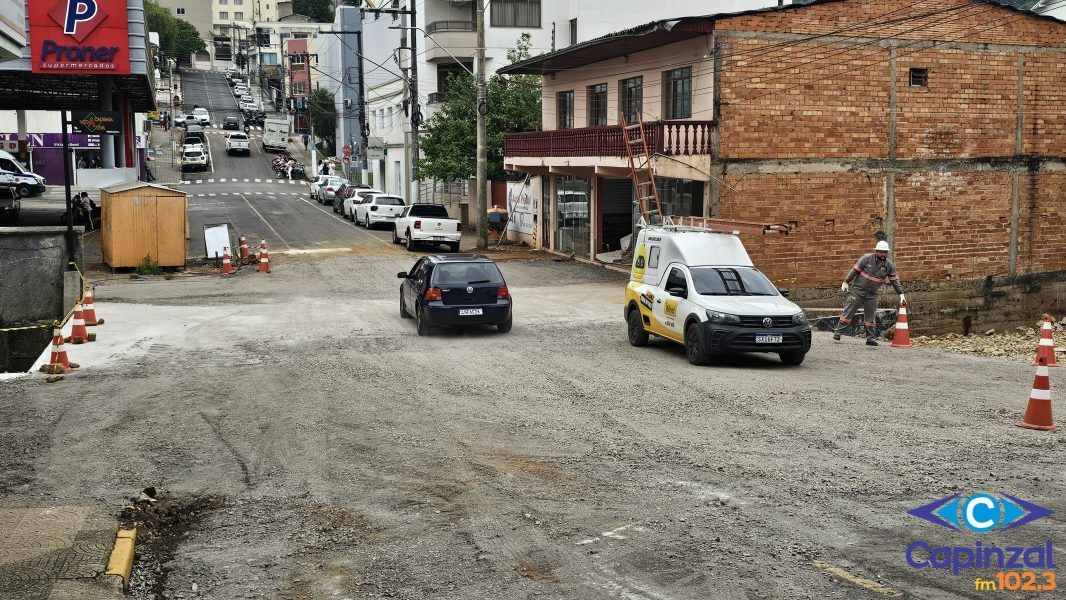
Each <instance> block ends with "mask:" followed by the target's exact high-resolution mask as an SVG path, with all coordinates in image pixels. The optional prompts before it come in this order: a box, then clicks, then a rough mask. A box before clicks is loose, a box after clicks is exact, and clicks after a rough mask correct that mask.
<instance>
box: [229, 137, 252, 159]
mask: <svg viewBox="0 0 1066 600" xmlns="http://www.w3.org/2000/svg"><path fill="white" fill-rule="evenodd" d="M236 153H241V154H244V155H246V156H251V155H252V147H251V146H250V145H249V144H248V134H245V133H238V132H236V131H235V132H233V133H231V134H229V135H227V136H226V154H228V155H231V156H232V155H233V154H236Z"/></svg>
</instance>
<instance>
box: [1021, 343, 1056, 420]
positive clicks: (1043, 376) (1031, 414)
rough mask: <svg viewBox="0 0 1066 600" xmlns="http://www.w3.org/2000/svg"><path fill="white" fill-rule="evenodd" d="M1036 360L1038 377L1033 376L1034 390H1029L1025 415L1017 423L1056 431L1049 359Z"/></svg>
mask: <svg viewBox="0 0 1066 600" xmlns="http://www.w3.org/2000/svg"><path fill="white" fill-rule="evenodd" d="M1036 360H1037V363H1038V366H1037V367H1036V377H1035V378H1033V391H1031V392H1029V403H1028V404H1027V405H1026V406H1025V416H1023V417H1022V420H1021V421H1018V422H1017V423H1015V425H1017V426H1018V427H1025V428H1026V429H1042V430H1044V431H1055V430H1056V429H1058V428H1057V427H1055V422H1054V421H1053V420H1052V418H1051V383H1050V382H1049V381H1048V371H1047V361H1045V360H1044V358H1043V357H1040V358H1038V359H1036Z"/></svg>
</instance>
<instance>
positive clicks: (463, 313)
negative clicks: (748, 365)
mask: <svg viewBox="0 0 1066 600" xmlns="http://www.w3.org/2000/svg"><path fill="white" fill-rule="evenodd" d="M480 314H481V309H480V308H460V309H459V316H460V317H473V316H477V315H480ZM777 337H781V336H777Z"/></svg>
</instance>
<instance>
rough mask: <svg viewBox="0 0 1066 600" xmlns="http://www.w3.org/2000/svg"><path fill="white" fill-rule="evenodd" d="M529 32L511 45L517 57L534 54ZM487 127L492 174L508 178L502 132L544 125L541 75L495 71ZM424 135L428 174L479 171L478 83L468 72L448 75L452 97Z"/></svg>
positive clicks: (423, 167) (459, 175)
mask: <svg viewBox="0 0 1066 600" xmlns="http://www.w3.org/2000/svg"><path fill="white" fill-rule="evenodd" d="M529 46H530V35H529V34H528V33H523V34H522V36H521V37H519V38H518V42H517V43H516V45H515V47H514V48H512V49H511V50H508V51H507V58H508V59H510V61H511V62H512V63H515V62H518V61H521V60H525V59H526V58H529ZM485 94H486V98H487V102H486V104H487V105H488V112H487V113H486V115H485V126H486V127H485V128H486V131H487V132H488V135H487V139H486V146H487V151H486V154H487V156H488V179H489V180H490V181H503V180H504V171H503V136H504V134H506V133H516V132H520V131H537V130H539V129H540V116H541V106H540V101H541V99H540V77H538V76H536V75H511V76H503V75H494V76H492V78H490V79H489V80H488V82H487V83H486V89H485ZM425 129H426V133H425V134H424V135H423V136H422V137H421V138H420V139H419V144H420V147H421V148H420V149H421V151H422V153H423V154H424V156H423V157H422V159H421V160H420V161H419V165H418V169H419V172H420V174H421V175H422V176H423V177H427V178H431V179H439V180H443V181H451V180H454V179H469V178H471V177H474V176H475V174H476V173H477V86H476V83H475V81H474V78H473V77H471V76H470V75H469V74H468V73H463V74H460V75H452V76H450V77H449V78H448V97H447V99H446V100H445V102H444V106H442V107H441V108H440V109H439V110H438V111H437V112H436V113H435V114H434V115H433V118H431V119H430V120H429V121H428V122H427V123H426V127H425Z"/></svg>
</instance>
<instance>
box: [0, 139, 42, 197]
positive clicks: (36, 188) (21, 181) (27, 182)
mask: <svg viewBox="0 0 1066 600" xmlns="http://www.w3.org/2000/svg"><path fill="white" fill-rule="evenodd" d="M0 186H2V187H5V188H7V187H9V186H14V188H15V189H16V190H18V194H19V196H21V197H23V198H25V197H26V196H36V195H39V194H43V193H44V189H45V185H44V177H41V176H40V175H38V174H36V173H31V172H30V170H29V169H27V168H26V167H24V166H23V165H22V163H20V162H19V161H18V159H17V158H15V157H14V156H12V155H11V154H9V153H7V152H4V151H3V150H0Z"/></svg>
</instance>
